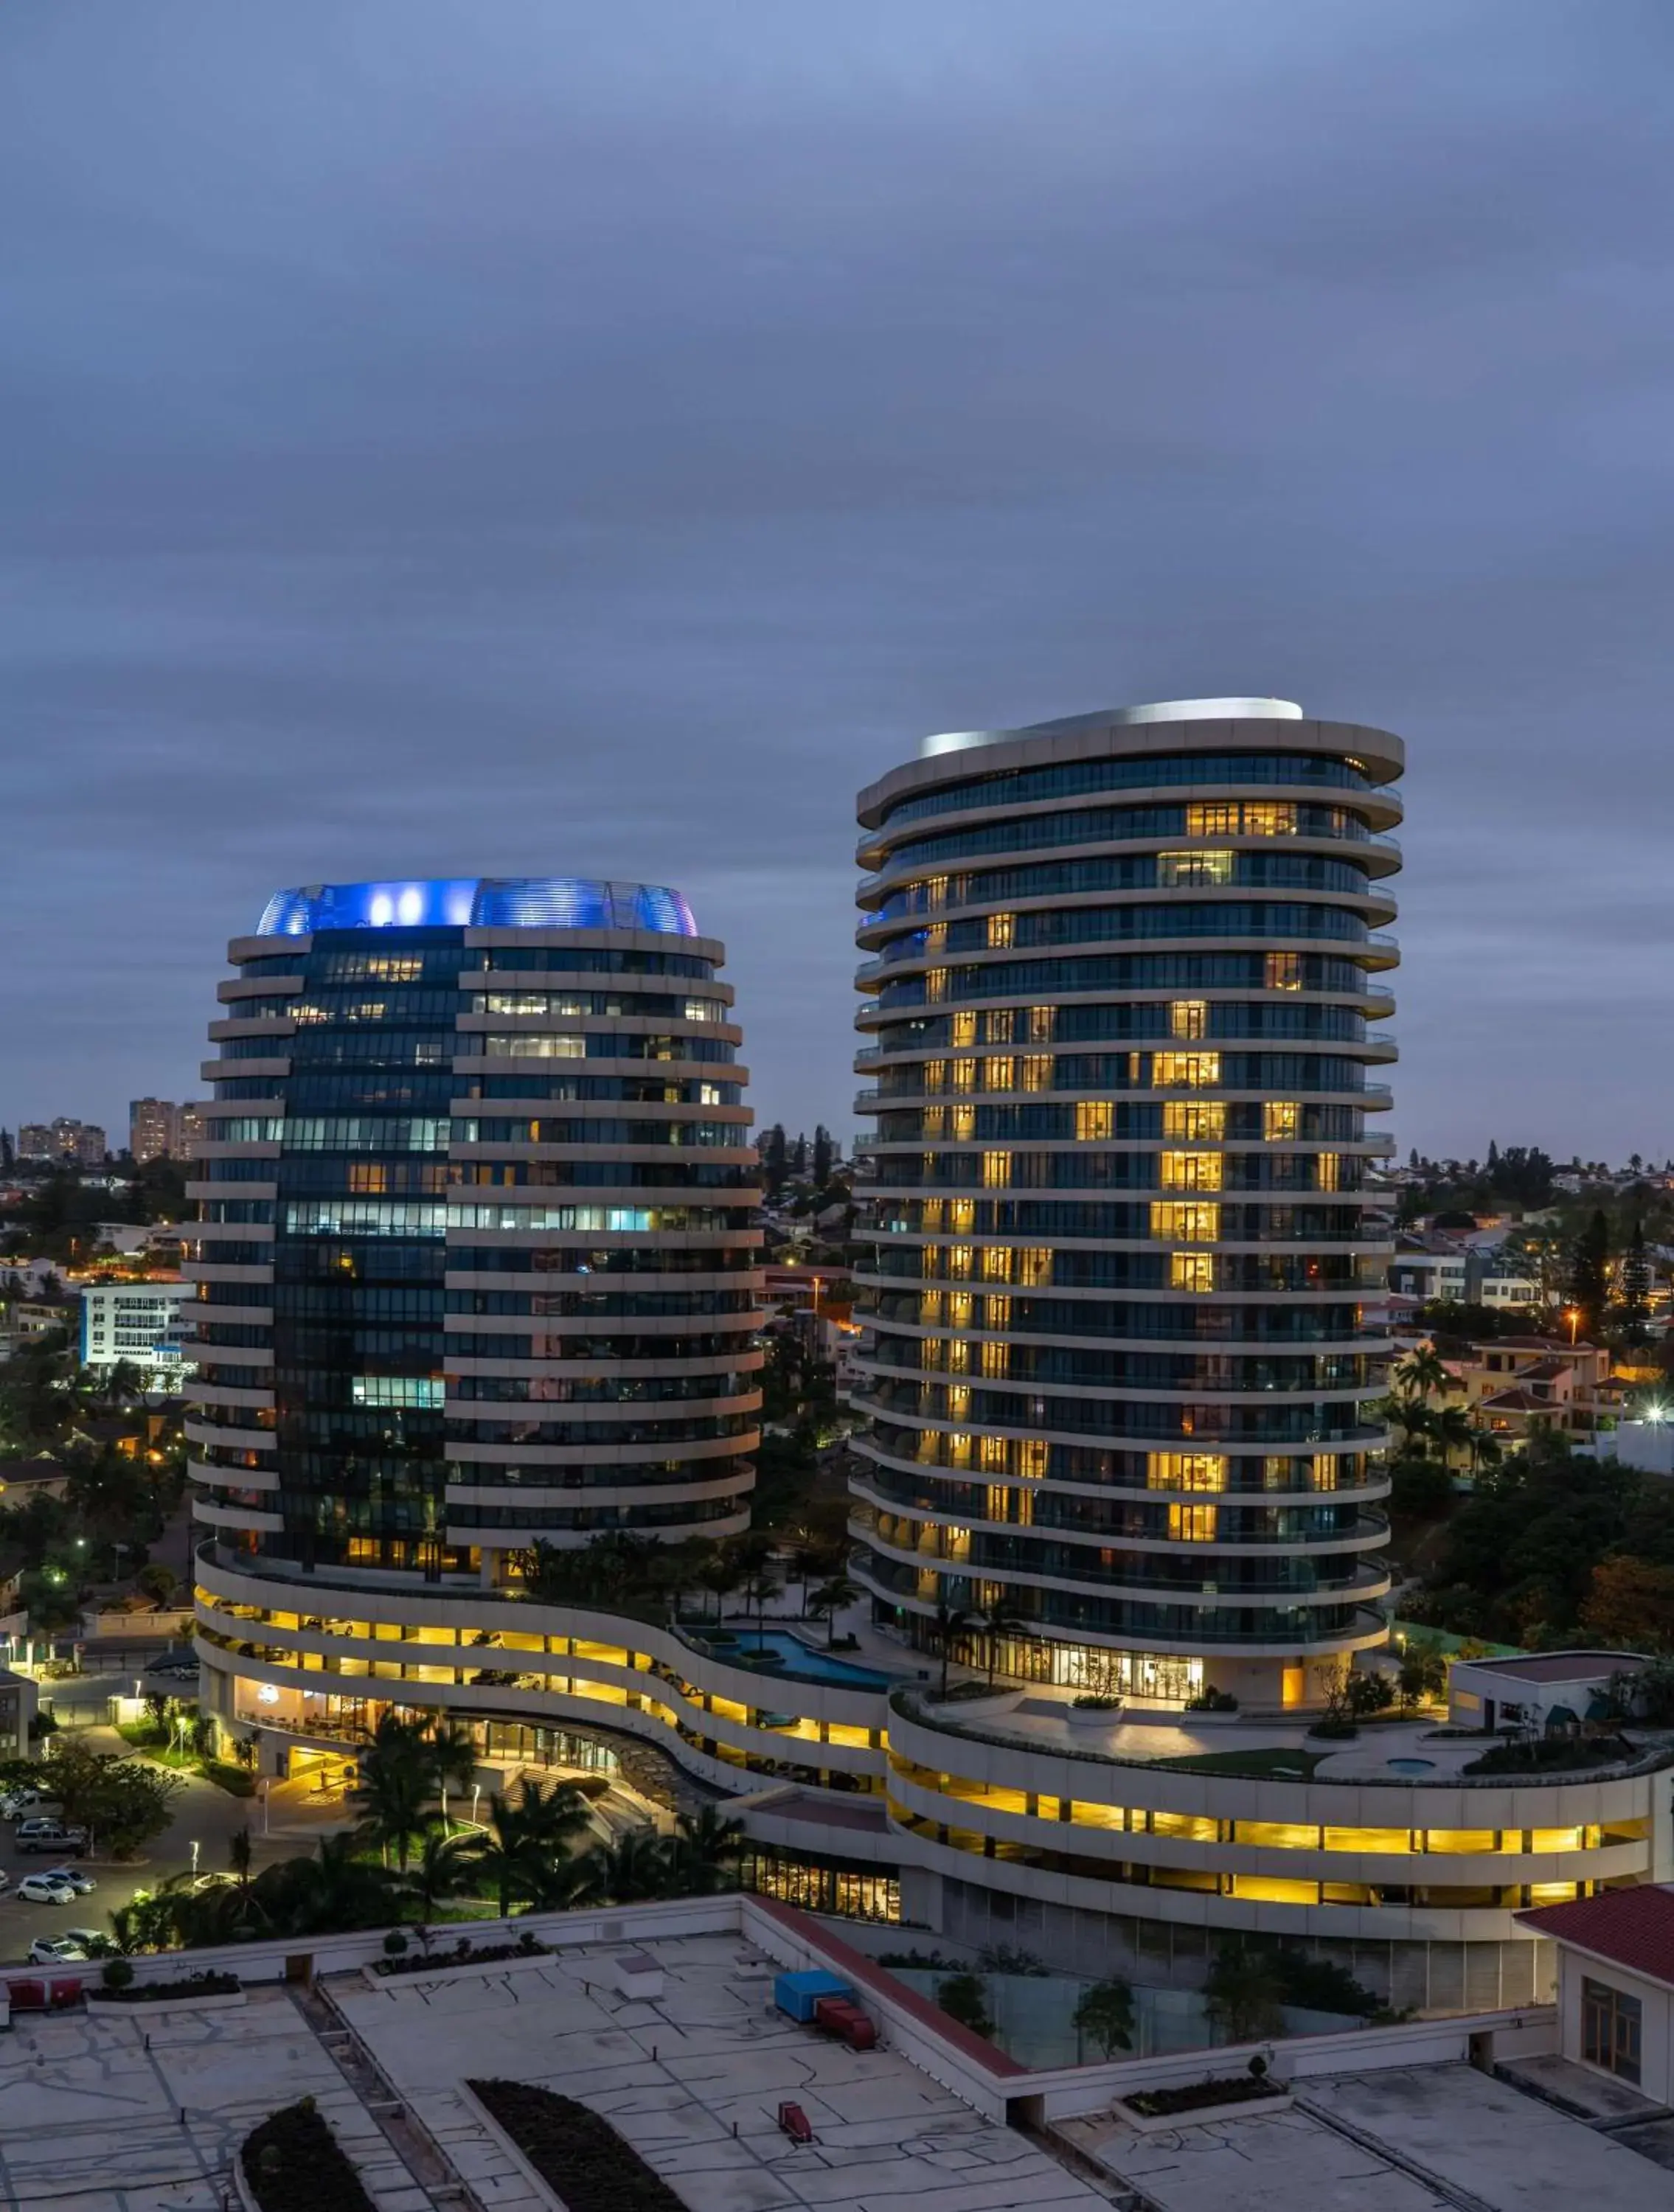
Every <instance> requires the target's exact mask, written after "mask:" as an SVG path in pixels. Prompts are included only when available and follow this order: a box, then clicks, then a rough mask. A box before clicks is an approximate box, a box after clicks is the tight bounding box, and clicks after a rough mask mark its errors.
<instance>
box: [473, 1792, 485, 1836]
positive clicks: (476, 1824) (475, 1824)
mask: <svg viewBox="0 0 1674 2212" xmlns="http://www.w3.org/2000/svg"><path fill="white" fill-rule="evenodd" d="M482 1794H483V1785H482V1784H481V1783H480V1782H473V1783H472V1785H471V1825H472V1827H473V1828H478V1827H480V1826H482V1822H481V1821H480V1820H478V1818H477V1800H478V1798H479V1797H480V1796H482Z"/></svg>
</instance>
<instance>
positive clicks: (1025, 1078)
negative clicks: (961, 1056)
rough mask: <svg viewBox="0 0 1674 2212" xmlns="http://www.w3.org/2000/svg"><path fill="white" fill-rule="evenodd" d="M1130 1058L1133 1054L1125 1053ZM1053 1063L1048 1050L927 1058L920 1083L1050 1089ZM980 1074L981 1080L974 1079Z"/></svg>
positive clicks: (928, 1087) (932, 1091)
mask: <svg viewBox="0 0 1674 2212" xmlns="http://www.w3.org/2000/svg"><path fill="white" fill-rule="evenodd" d="M1132 1057H1133V1055H1132V1054H1129V1059H1130V1060H1131V1059H1132ZM1055 1066H1056V1061H1055V1060H1053V1058H1052V1055H1051V1054H1050V1053H1045V1052H1034V1053H1021V1054H1019V1053H1011V1052H1007V1053H993V1054H989V1057H988V1058H987V1059H986V1060H953V1061H951V1062H950V1061H948V1060H926V1061H925V1063H924V1073H923V1086H924V1090H925V1091H926V1093H927V1094H928V1096H929V1097H934V1096H935V1095H936V1093H937V1092H938V1091H949V1090H951V1091H1050V1089H1051V1087H1052V1071H1053V1069H1054V1067H1055ZM979 1075H980V1077H981V1080H980V1082H979V1081H978V1076H979Z"/></svg>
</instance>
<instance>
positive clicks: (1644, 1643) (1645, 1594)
mask: <svg viewBox="0 0 1674 2212" xmlns="http://www.w3.org/2000/svg"><path fill="white" fill-rule="evenodd" d="M1580 1620H1581V1626H1582V1627H1583V1628H1586V1629H1588V1630H1590V1631H1591V1632H1592V1634H1593V1635H1595V1636H1598V1637H1602V1638H1603V1639H1604V1642H1605V1643H1606V1644H1622V1645H1623V1646H1625V1647H1627V1648H1628V1649H1630V1650H1644V1651H1668V1650H1674V1566H1659V1565H1655V1564H1653V1562H1652V1561H1651V1560H1649V1559H1635V1558H1634V1556H1633V1554H1632V1553H1626V1552H1616V1553H1612V1554H1611V1555H1610V1557H1609V1558H1608V1559H1600V1560H1599V1561H1598V1564H1597V1565H1596V1566H1595V1567H1594V1568H1593V1570H1592V1577H1591V1578H1590V1580H1589V1582H1588V1585H1587V1594H1586V1599H1585V1600H1584V1601H1583V1603H1582V1606H1581V1612H1580Z"/></svg>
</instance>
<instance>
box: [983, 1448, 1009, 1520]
mask: <svg viewBox="0 0 1674 2212" xmlns="http://www.w3.org/2000/svg"><path fill="white" fill-rule="evenodd" d="M980 1451H981V1457H980V1459H979V1460H978V1462H977V1464H978V1465H979V1466H980V1467H981V1468H982V1470H983V1474H1004V1473H1005V1471H1006V1439H1005V1438H1004V1437H983V1439H982V1443H981V1446H980ZM1005 1494H1006V1493H1005V1492H1004V1491H1003V1490H1002V1491H1000V1492H993V1491H990V1492H989V1497H990V1498H994V1497H995V1496H996V1495H997V1496H999V1497H1000V1498H1004V1497H1005ZM1005 1517H1006V1516H1005V1512H1004V1510H1003V1509H1002V1510H1001V1511H1000V1512H998V1513H994V1512H990V1513H989V1520H990V1521H1003V1520H1004V1519H1005Z"/></svg>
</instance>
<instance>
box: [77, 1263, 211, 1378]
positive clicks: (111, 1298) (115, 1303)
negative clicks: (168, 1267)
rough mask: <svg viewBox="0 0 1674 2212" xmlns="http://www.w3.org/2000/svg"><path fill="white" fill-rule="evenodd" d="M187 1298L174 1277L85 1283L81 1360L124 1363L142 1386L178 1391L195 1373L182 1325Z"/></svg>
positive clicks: (106, 1364) (92, 1363)
mask: <svg viewBox="0 0 1674 2212" xmlns="http://www.w3.org/2000/svg"><path fill="white" fill-rule="evenodd" d="M190 1296H191V1292H190V1291H189V1290H188V1289H187V1288H186V1286H185V1285H182V1284H181V1283H180V1282H179V1281H173V1282H157V1283H89V1284H88V1285H86V1286H85V1288H84V1289H83V1290H82V1346H81V1357H82V1365H83V1366H84V1367H114V1366H115V1365H116V1364H118V1362H119V1361H125V1362H126V1363H127V1364H129V1365H131V1366H133V1367H136V1368H137V1369H138V1370H140V1373H141V1374H142V1375H143V1377H144V1382H143V1386H142V1387H143V1389H147V1390H160V1391H162V1392H165V1393H166V1394H167V1395H170V1396H174V1395H178V1394H179V1393H180V1390H181V1389H183V1388H184V1386H185V1383H186V1377H187V1376H189V1375H191V1374H192V1373H193V1372H194V1371H195V1370H194V1369H193V1367H192V1362H191V1360H190V1358H188V1356H187V1352H186V1344H185V1341H184V1338H183V1333H182V1323H181V1307H182V1305H183V1304H185V1303H186V1300H187V1299H188V1298H189V1297H190Z"/></svg>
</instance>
